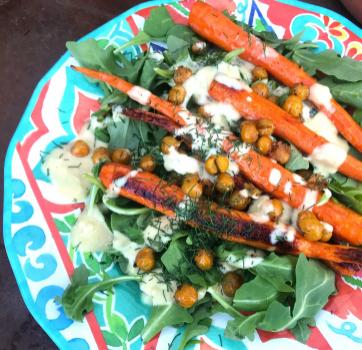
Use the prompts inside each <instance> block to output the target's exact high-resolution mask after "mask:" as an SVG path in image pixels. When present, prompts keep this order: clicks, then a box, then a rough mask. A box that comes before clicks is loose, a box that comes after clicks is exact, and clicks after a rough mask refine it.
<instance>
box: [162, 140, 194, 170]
mask: <svg viewBox="0 0 362 350" xmlns="http://www.w3.org/2000/svg"><path fill="white" fill-rule="evenodd" d="M163 162H164V166H165V169H166V170H167V171H176V173H178V174H181V175H185V174H194V173H198V172H199V169H200V164H199V161H198V160H197V159H195V158H193V157H190V156H188V155H187V154H182V153H179V152H178V151H177V150H176V149H175V148H174V147H173V146H172V147H170V149H169V153H168V154H164V155H163Z"/></svg>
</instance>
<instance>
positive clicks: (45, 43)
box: [0, 0, 359, 350]
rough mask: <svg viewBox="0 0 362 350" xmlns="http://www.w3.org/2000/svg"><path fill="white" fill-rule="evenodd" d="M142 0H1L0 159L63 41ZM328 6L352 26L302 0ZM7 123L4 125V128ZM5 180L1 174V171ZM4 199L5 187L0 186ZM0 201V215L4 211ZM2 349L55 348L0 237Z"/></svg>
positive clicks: (332, 1)
mask: <svg viewBox="0 0 362 350" xmlns="http://www.w3.org/2000/svg"><path fill="white" fill-rule="evenodd" d="M142 2H143V1H140V0H118V1H117V0H103V1H100V0H78V1H72V0H51V1H49V0H32V1H26V0H0V47H1V49H2V54H1V55H0V67H1V68H0V72H1V75H0V77H1V78H0V79H1V85H0V112H1V120H2V126H3V127H2V128H1V130H3V131H4V132H0V133H1V138H0V145H1V146H0V147H1V148H0V149H1V153H0V157H1V163H2V164H4V160H5V155H6V150H7V148H8V145H9V142H10V139H11V137H12V135H13V133H14V132H15V130H16V128H17V125H18V123H19V121H20V118H21V116H22V115H23V113H24V110H25V108H26V106H27V104H28V101H29V99H30V97H31V95H32V93H33V91H34V89H35V86H36V85H37V83H38V82H39V80H40V79H41V78H42V77H43V76H44V75H45V73H46V72H47V71H48V70H49V69H50V68H51V67H52V66H53V65H54V63H55V62H56V61H57V60H58V59H59V58H60V57H61V55H62V54H64V52H65V45H64V43H65V42H66V41H67V40H79V39H80V38H82V37H83V36H85V35H86V34H88V33H89V32H91V31H92V30H94V29H96V28H98V27H99V26H101V25H102V24H104V23H106V22H108V21H109V20H111V19H112V18H114V17H116V16H117V15H119V14H121V13H122V12H124V11H126V10H127V9H129V8H131V7H132V6H135V5H137V4H139V3H142ZM304 2H308V3H312V4H316V5H319V6H323V7H326V8H328V9H331V10H333V11H335V12H337V13H340V14H341V15H343V16H344V17H346V18H348V19H349V20H351V21H352V22H354V23H355V24H357V25H359V24H358V23H357V21H356V20H354V18H353V17H352V16H351V15H350V14H349V13H348V12H347V11H346V9H345V8H344V7H343V5H342V4H341V3H340V2H339V0H308V1H304ZM4 126H5V127H4ZM1 183H3V172H2V173H1ZM1 197H3V186H1ZM2 206H3V204H2V202H1V210H0V213H1V215H2V212H3V208H2ZM0 266H1V268H0V325H1V327H0V350H25V349H35V350H40V349H47V350H51V349H56V348H57V347H56V346H55V344H54V343H53V341H52V340H51V339H50V338H49V337H48V336H47V335H46V333H45V332H44V331H43V330H42V329H41V327H40V326H39V325H38V324H37V322H36V321H35V320H34V318H33V317H32V316H31V315H30V313H29V311H28V309H27V308H26V306H25V304H24V301H23V299H22V297H21V295H20V291H19V289H18V285H17V283H16V281H15V278H14V274H13V272H12V270H11V267H10V264H9V261H8V258H7V255H6V252H5V247H4V243H3V238H2V237H1V238H0Z"/></svg>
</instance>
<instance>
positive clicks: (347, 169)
mask: <svg viewBox="0 0 362 350" xmlns="http://www.w3.org/2000/svg"><path fill="white" fill-rule="evenodd" d="M209 94H210V96H211V97H212V98H213V99H215V100H216V101H218V102H223V103H228V104H231V105H232V106H233V107H234V108H235V109H236V110H237V111H238V112H239V113H240V114H241V115H243V116H244V117H245V118H247V119H253V120H258V119H261V118H265V117H267V118H270V119H271V120H272V121H273V122H274V126H275V129H274V133H275V135H277V136H279V137H281V138H283V139H287V140H288V141H290V142H291V143H292V144H293V145H294V146H296V147H297V148H299V149H300V150H301V151H302V152H304V153H307V154H312V153H313V151H314V150H315V149H316V148H317V147H320V146H322V145H324V144H326V143H328V141H327V140H326V139H325V138H323V137H321V136H319V135H317V134H316V133H314V132H313V131H312V130H310V129H309V128H307V127H306V126H305V125H304V124H303V123H301V122H300V121H299V120H297V119H295V118H293V117H292V116H291V115H290V114H289V113H288V112H286V111H284V110H283V109H281V108H280V107H278V106H277V105H275V104H274V103H272V102H270V101H268V100H267V99H265V98H263V97H261V96H259V95H258V94H256V93H254V92H249V91H246V90H235V89H233V88H230V87H228V86H226V85H223V84H220V83H218V82H216V81H213V82H212V83H211V85H210V89H209ZM338 171H339V172H341V173H342V174H344V175H346V176H348V177H351V178H353V179H356V180H358V181H362V162H361V161H359V160H357V159H356V158H354V157H352V156H350V155H349V154H347V157H346V159H345V161H344V162H343V164H342V165H341V166H340V167H339V168H338Z"/></svg>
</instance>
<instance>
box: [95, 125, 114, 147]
mask: <svg viewBox="0 0 362 350" xmlns="http://www.w3.org/2000/svg"><path fill="white" fill-rule="evenodd" d="M94 135H95V137H96V139H97V140H99V141H102V142H106V143H107V142H109V140H110V136H109V133H108V131H107V130H106V129H101V128H98V127H97V128H96V129H95V130H94Z"/></svg>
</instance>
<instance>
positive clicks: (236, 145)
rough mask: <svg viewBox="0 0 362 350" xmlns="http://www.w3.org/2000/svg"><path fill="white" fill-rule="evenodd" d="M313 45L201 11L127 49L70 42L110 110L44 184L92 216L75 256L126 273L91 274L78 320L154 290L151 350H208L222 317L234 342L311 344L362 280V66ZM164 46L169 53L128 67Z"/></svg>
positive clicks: (162, 20)
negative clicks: (103, 260)
mask: <svg viewBox="0 0 362 350" xmlns="http://www.w3.org/2000/svg"><path fill="white" fill-rule="evenodd" d="M302 37H303V32H301V33H299V34H298V35H296V36H294V37H293V38H291V39H278V38H276V36H275V34H274V33H273V32H267V31H261V32H258V31H256V30H255V29H253V28H252V27H250V26H248V25H246V24H245V23H243V22H239V21H237V20H236V18H235V17H234V16H231V15H229V14H228V12H227V11H226V10H225V11H223V12H219V11H217V10H216V9H214V8H212V7H211V6H209V5H207V4H205V3H204V2H196V3H195V4H194V5H193V7H192V9H191V12H190V16H189V25H188V26H185V25H182V24H175V23H174V21H173V20H172V18H171V16H170V15H169V13H168V11H167V8H166V7H165V6H158V7H156V8H154V9H152V10H151V12H150V16H149V17H148V18H147V19H146V21H145V24H144V28H143V30H140V31H139V33H138V34H137V35H136V36H135V37H134V38H133V39H132V40H130V41H129V42H128V43H126V44H124V45H122V46H120V47H113V46H112V45H110V46H108V47H106V48H103V47H100V46H99V45H98V43H97V41H96V40H95V39H87V40H85V41H82V42H79V43H76V42H68V43H67V48H68V49H69V51H70V52H71V54H72V55H73V56H74V58H75V59H76V61H77V62H78V63H79V66H72V68H73V69H74V70H75V71H78V72H79V74H84V75H85V76H86V77H87V79H89V80H90V81H91V82H94V84H100V85H101V87H102V89H103V91H104V97H102V98H101V99H100V103H101V109H100V110H99V111H96V112H95V113H93V114H92V116H91V118H90V120H89V121H87V122H86V123H85V125H84V126H83V128H82V130H81V132H80V133H79V135H78V136H77V137H76V139H75V140H74V141H72V142H71V143H69V144H67V145H64V146H63V147H62V148H60V147H56V148H55V149H54V150H52V151H51V152H50V154H48V155H47V156H46V157H44V162H43V164H42V169H43V171H44V172H45V173H47V174H48V176H49V177H50V179H51V181H52V183H53V185H54V186H55V189H56V191H58V192H59V193H60V194H62V195H63V196H65V197H66V198H69V199H70V200H74V201H85V202H86V206H85V209H84V210H83V211H82V213H81V214H80V215H79V217H78V218H77V221H76V223H75V225H74V227H73V228H72V232H71V243H72V246H73V247H75V248H76V249H79V250H81V251H83V252H103V253H106V254H107V256H108V257H109V258H110V259H112V261H113V262H114V263H117V264H119V267H120V269H121V271H122V273H121V274H120V275H119V276H116V277H110V276H109V275H107V273H106V272H104V279H103V280H102V281H100V282H96V283H92V284H88V276H89V271H88V270H87V268H86V266H85V265H80V266H79V267H77V268H76V269H75V270H74V274H73V276H72V281H71V284H70V285H69V286H68V287H67V289H66V290H65V291H64V293H63V295H61V296H58V297H57V298H56V299H55V301H58V302H60V303H61V305H62V307H63V309H64V311H65V313H66V315H67V317H69V318H71V319H73V320H75V321H79V322H82V321H83V319H84V317H85V315H86V314H87V313H88V312H90V311H92V310H93V308H94V304H93V302H92V298H93V296H94V295H95V294H96V293H99V292H102V293H111V289H112V287H113V286H115V285H116V284H117V283H121V282H127V281H136V282H138V283H139V288H140V290H141V292H142V297H141V299H142V300H141V301H140V302H143V303H145V304H147V305H151V306H152V311H151V315H150V317H149V320H148V322H147V323H146V325H145V327H144V328H143V330H142V332H141V337H142V340H143V342H144V343H145V344H146V343H148V342H149V341H150V340H151V339H152V338H153V337H154V336H155V335H156V334H157V333H158V332H160V331H161V330H162V329H163V328H165V327H168V326H171V327H176V328H180V327H183V326H184V325H186V328H185V331H184V333H183V334H182V339H181V342H180V344H179V347H178V349H184V348H185V347H187V346H189V345H193V344H198V343H200V342H201V340H198V339H195V338H196V337H198V336H200V335H203V334H206V333H207V331H208V329H209V327H210V325H211V323H212V319H211V316H213V315H215V314H218V313H226V314H228V315H229V316H230V317H231V318H230V320H229V321H228V322H227V325H226V328H225V331H224V336H225V337H227V338H230V339H234V340H243V339H245V338H248V339H249V340H251V341H252V340H253V339H254V336H255V330H256V329H260V330H263V331H269V332H278V331H282V330H286V329H289V330H290V331H291V332H292V333H293V335H294V336H295V338H296V339H297V340H298V341H300V342H302V343H305V342H307V340H308V337H309V335H310V333H311V330H310V327H314V326H315V325H316V321H315V316H316V315H317V314H318V313H319V311H321V310H322V309H323V307H324V306H325V305H326V303H327V302H328V298H329V296H331V295H335V294H336V293H338V291H337V290H336V286H335V274H336V273H337V274H342V275H345V276H353V275H354V274H355V273H356V272H357V271H359V265H361V264H362V250H361V249H359V246H361V240H362V216H361V215H362V190H361V181H362V154H361V153H360V152H361V151H362V129H361V126H360V123H361V121H362V112H361V111H362V103H361V96H362V92H361V88H360V81H361V80H362V63H360V62H358V61H355V60H353V59H352V58H350V57H341V56H340V55H339V54H338V53H337V52H335V51H333V50H325V51H322V52H319V53H314V50H315V49H317V48H318V44H316V43H314V42H311V41H305V42H301V39H302ZM151 41H152V42H163V43H166V45H167V50H165V51H163V52H158V51H155V50H151V48H149V49H148V50H147V51H145V52H142V53H140V54H139V55H138V56H137V57H130V56H129V55H125V54H124V53H126V51H125V49H126V48H127V47H131V46H133V45H141V44H148V43H150V42H151Z"/></svg>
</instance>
